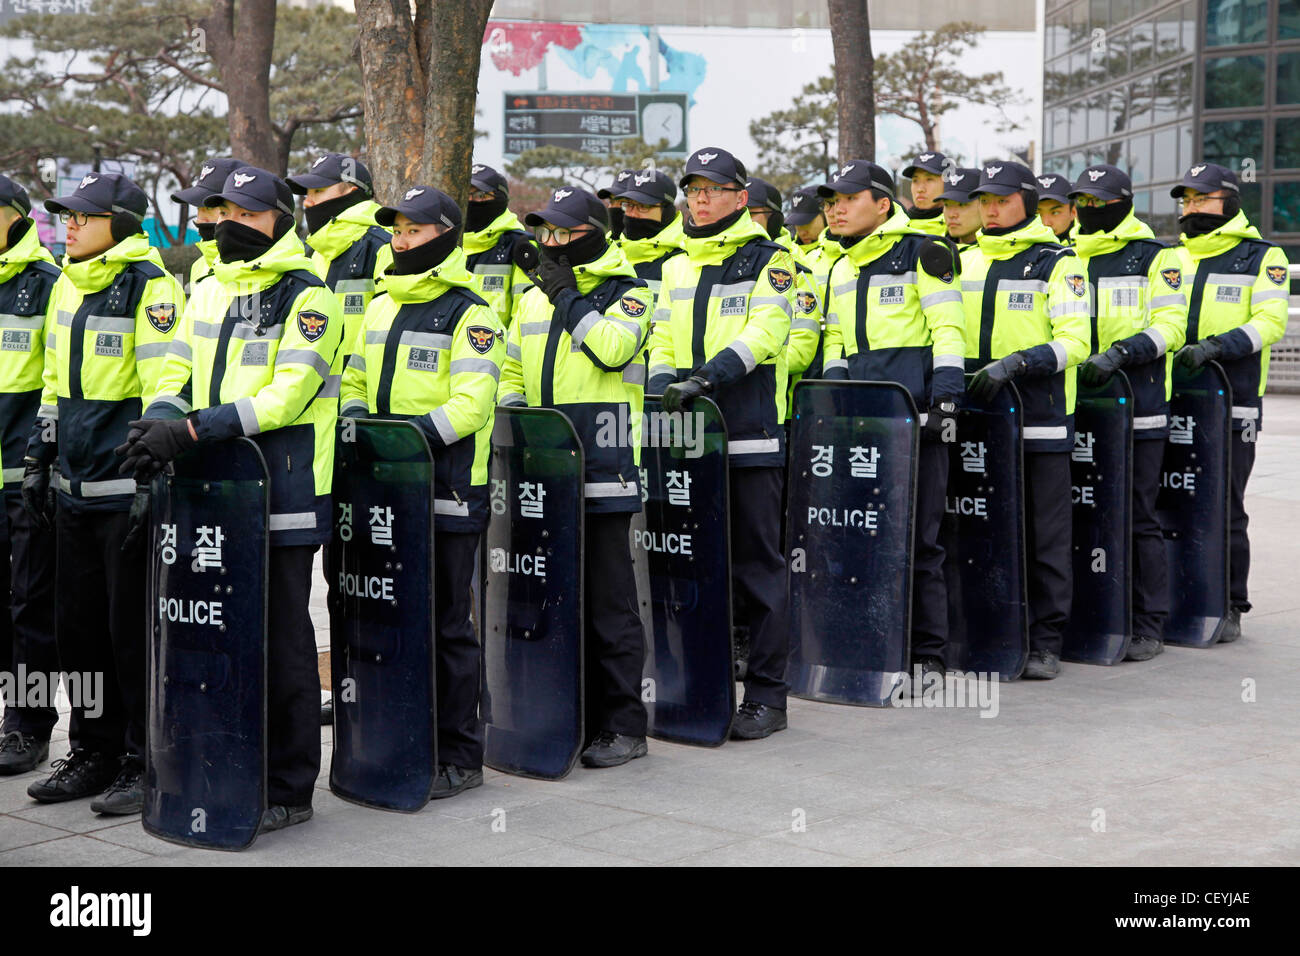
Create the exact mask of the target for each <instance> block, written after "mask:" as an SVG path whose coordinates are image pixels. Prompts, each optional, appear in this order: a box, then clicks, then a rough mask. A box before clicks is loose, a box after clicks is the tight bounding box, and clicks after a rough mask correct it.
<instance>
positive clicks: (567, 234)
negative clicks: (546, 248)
mask: <svg viewBox="0 0 1300 956" xmlns="http://www.w3.org/2000/svg"><path fill="white" fill-rule="evenodd" d="M594 231H595V230H594V229H592V228H591V227H590V226H581V227H579V228H577V229H570V228H568V227H567V226H538V227H537V228H536V229H534V230H533V235H534V236H536V237H537V241H538V242H547V241H549V240H551V239H554V240H555V241H556V242H557V243H558V244H559V245H562V246H563V245H565V244H567V243H568V242H569V240H571V239H572V238H573V237H574V236H585V235H586V234H587V233H589V232H594Z"/></svg>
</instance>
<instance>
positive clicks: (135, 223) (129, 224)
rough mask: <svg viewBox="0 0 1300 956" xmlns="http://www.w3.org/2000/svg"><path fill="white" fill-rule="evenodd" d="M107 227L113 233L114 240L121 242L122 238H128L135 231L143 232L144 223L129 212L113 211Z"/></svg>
mask: <svg viewBox="0 0 1300 956" xmlns="http://www.w3.org/2000/svg"><path fill="white" fill-rule="evenodd" d="M108 228H109V232H111V233H112V234H113V241H114V242H121V241H122V240H123V239H130V238H131V237H132V236H134V235H135V234H136V233H139V232H144V224H143V223H142V222H141V221H140V220H139V219H137V218H136V217H135V216H133V215H132V214H131V213H129V212H115V213H113V218H112V219H111V220H109V224H108Z"/></svg>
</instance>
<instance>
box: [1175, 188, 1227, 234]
mask: <svg viewBox="0 0 1300 956" xmlns="http://www.w3.org/2000/svg"><path fill="white" fill-rule="evenodd" d="M1239 212H1241V197H1240V196H1238V195H1235V194H1233V195H1229V196H1226V197H1225V198H1224V200H1223V213H1222V215H1220V214H1219V213H1214V212H1190V213H1188V214H1187V215H1186V216H1180V217H1179V218H1178V228H1179V230H1181V231H1182V233H1183V234H1184V235H1187V236H1203V235H1205V234H1206V233H1207V232H1214V230H1216V229H1218V228H1219V227H1220V226H1224V225H1227V223H1228V221H1229V220H1230V219H1232V218H1233V217H1234V216H1236V215H1237V213H1239Z"/></svg>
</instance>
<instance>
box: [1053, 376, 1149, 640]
mask: <svg viewBox="0 0 1300 956" xmlns="http://www.w3.org/2000/svg"><path fill="white" fill-rule="evenodd" d="M1070 474H1071V480H1070V484H1071V486H1072V489H1073V490H1072V500H1073V521H1074V531H1073V535H1074V537H1073V549H1074V556H1073V559H1074V599H1073V604H1072V610H1071V612H1070V620H1069V623H1068V624H1067V625H1066V629H1065V636H1064V641H1063V644H1062V646H1061V657H1062V658H1063V659H1065V660H1067V661H1078V662H1080V663H1083V664H1118V663H1119V662H1120V661H1122V660H1123V659H1124V655H1125V654H1126V653H1127V652H1128V644H1129V640H1130V638H1131V637H1132V635H1133V581H1132V564H1131V558H1130V551H1131V547H1132V540H1133V390H1132V388H1131V387H1130V386H1129V381H1128V378H1127V376H1125V375H1124V373H1123V372H1116V373H1115V374H1114V375H1113V376H1111V378H1110V381H1108V382H1107V383H1106V384H1105V385H1103V386H1101V387H1100V388H1088V387H1087V386H1085V385H1084V384H1082V383H1080V384H1079V393H1078V400H1077V402H1076V404H1075V409H1074V452H1073V453H1072V455H1071V457H1070Z"/></svg>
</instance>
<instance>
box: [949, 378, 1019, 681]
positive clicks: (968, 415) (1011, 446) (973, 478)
mask: <svg viewBox="0 0 1300 956" xmlns="http://www.w3.org/2000/svg"><path fill="white" fill-rule="evenodd" d="M969 378H970V377H969V376H968V377H967V380H968V381H969ZM1021 414H1022V413H1021V409H1020V394H1019V392H1017V391H1016V389H1015V387H1014V386H1012V385H1007V386H1006V387H1004V388H1003V389H1002V390H1001V391H1000V392H998V394H997V396H996V397H995V398H994V399H993V401H992V402H991V403H990V404H988V405H984V404H981V403H979V402H977V401H976V400H975V399H973V398H971V397H969V396H967V397H966V399H965V400H964V402H963V405H962V408H961V410H960V411H959V412H958V415H957V440H956V441H955V442H953V443H952V446H951V448H950V449H949V465H948V498H947V502H946V504H945V505H944V518H943V530H942V534H941V540H942V541H943V546H944V551H945V552H946V557H945V559H944V577H945V581H946V582H947V585H948V648H949V650H948V661H947V663H948V665H949V667H951V668H954V669H957V670H963V671H977V672H986V673H990V674H993V673H996V674H997V675H998V676H999V678H1000V679H1002V680H1014V679H1015V678H1017V677H1019V676H1020V672H1021V671H1023V670H1024V668H1025V662H1026V661H1027V660H1028V659H1029V615H1028V602H1027V599H1026V593H1027V591H1026V578H1025V506H1024V500H1025V498H1024V451H1023V445H1022V440H1023V435H1022V429H1021Z"/></svg>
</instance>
